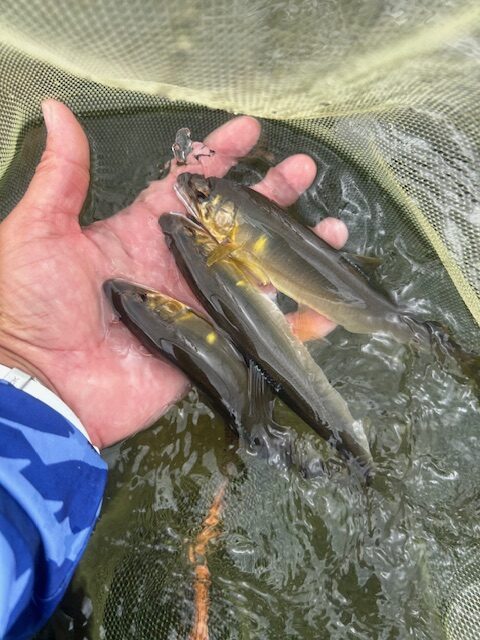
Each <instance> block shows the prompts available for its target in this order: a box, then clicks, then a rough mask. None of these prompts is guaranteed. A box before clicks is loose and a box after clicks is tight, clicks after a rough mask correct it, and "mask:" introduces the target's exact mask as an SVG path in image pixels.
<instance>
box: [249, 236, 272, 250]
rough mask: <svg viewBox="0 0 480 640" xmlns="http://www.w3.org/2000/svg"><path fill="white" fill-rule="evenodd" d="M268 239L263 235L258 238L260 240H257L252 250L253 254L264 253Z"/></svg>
mask: <svg viewBox="0 0 480 640" xmlns="http://www.w3.org/2000/svg"><path fill="white" fill-rule="evenodd" d="M267 241H268V238H267V236H265V235H262V236H260V237H259V238H258V240H255V242H254V244H253V247H252V250H253V253H262V251H263V250H264V249H265V245H266V244H267Z"/></svg>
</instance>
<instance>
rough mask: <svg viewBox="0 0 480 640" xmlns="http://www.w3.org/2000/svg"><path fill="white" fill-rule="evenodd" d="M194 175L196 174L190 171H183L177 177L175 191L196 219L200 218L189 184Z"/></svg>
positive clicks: (190, 214)
mask: <svg viewBox="0 0 480 640" xmlns="http://www.w3.org/2000/svg"><path fill="white" fill-rule="evenodd" d="M192 175H194V174H193V173H189V172H188V171H185V172H184V173H181V174H180V175H179V176H178V177H177V181H176V182H175V184H174V185H173V190H174V191H175V193H176V195H177V197H178V199H179V200H180V202H181V203H182V204H183V205H184V207H185V209H186V210H187V212H188V214H189V216H192V217H193V219H194V220H198V213H197V210H196V208H195V204H194V202H195V199H194V198H193V196H192V193H191V191H192V188H191V186H190V184H189V180H190V178H191V177H192Z"/></svg>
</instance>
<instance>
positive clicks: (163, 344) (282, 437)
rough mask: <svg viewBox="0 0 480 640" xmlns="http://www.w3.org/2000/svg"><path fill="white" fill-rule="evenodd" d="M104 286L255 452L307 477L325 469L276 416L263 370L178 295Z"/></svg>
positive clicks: (137, 329) (122, 313) (119, 283)
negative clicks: (247, 362)
mask: <svg viewBox="0 0 480 640" xmlns="http://www.w3.org/2000/svg"><path fill="white" fill-rule="evenodd" d="M103 289H104V292H105V294H106V296H107V298H108V299H109V301H110V303H111V304H112V306H113V308H114V309H115V311H116V312H117V314H118V315H119V317H120V319H121V320H122V322H123V323H124V324H125V325H126V326H127V327H128V328H129V329H130V331H131V332H132V333H133V334H134V335H135V336H136V337H137V338H138V339H139V341H140V342H141V343H142V344H143V345H144V346H145V347H146V348H147V349H148V350H149V351H150V352H151V353H153V354H154V355H157V356H161V357H164V358H167V359H168V360H169V361H171V362H173V364H175V365H176V366H178V367H179V368H180V369H182V371H183V372H184V373H185V374H186V375H187V376H188V377H189V378H190V379H191V380H192V381H193V382H194V383H195V384H196V385H197V386H198V387H199V388H200V389H201V390H202V391H203V392H204V393H206V395H207V397H208V398H209V400H210V402H211V403H212V404H213V406H214V407H215V408H216V409H217V410H219V411H220V413H222V415H223V416H224V417H225V418H226V420H227V421H228V423H229V424H230V426H231V427H232V428H233V430H234V431H235V432H236V433H237V434H238V435H239V436H240V437H242V438H243V439H244V440H246V442H247V444H248V445H249V448H250V450H251V451H252V452H253V453H255V454H257V455H259V456H260V457H263V458H266V459H268V461H269V462H272V463H274V464H276V465H277V466H278V465H279V464H280V465H281V466H283V467H293V468H297V469H298V471H299V472H300V473H301V474H302V475H303V476H305V477H313V476H315V475H319V474H321V473H322V472H323V469H322V468H321V466H320V465H319V464H318V455H317V454H316V453H315V452H307V455H304V454H303V452H301V451H299V450H297V445H296V440H297V438H298V434H296V433H295V432H294V431H293V430H292V429H288V428H286V427H282V426H280V425H277V423H276V422H275V420H274V419H273V416H272V411H273V402H274V392H273V390H272V389H271V387H270V385H269V384H268V382H267V381H266V380H265V377H264V376H263V374H262V373H261V371H260V370H258V368H257V367H256V365H254V364H253V363H249V364H248V365H247V364H246V362H245V359H244V357H243V356H242V355H241V354H240V353H239V352H238V351H237V350H236V349H235V347H234V346H233V344H232V343H231V342H230V340H229V339H228V338H227V337H226V336H225V335H224V334H223V333H222V332H221V331H218V330H217V328H216V327H214V326H213V325H212V323H211V322H209V321H208V320H207V319H206V318H204V317H203V316H201V315H199V314H197V313H196V312H195V311H193V310H192V309H191V308H190V307H188V306H187V305H185V304H183V303H182V302H179V301H178V300H175V299H174V298H171V297H169V296H166V295H164V294H162V293H160V292H158V291H154V290H152V289H148V288H145V287H142V286H140V285H137V284H134V283H132V282H128V281H126V280H120V279H114V280H107V281H106V282H105V283H104V285H103ZM309 454H310V455H309Z"/></svg>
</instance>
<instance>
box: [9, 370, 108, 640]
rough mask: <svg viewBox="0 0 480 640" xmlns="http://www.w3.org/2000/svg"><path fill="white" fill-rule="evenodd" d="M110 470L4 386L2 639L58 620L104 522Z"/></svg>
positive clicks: (73, 435)
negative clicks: (102, 510) (100, 515)
mask: <svg viewBox="0 0 480 640" xmlns="http://www.w3.org/2000/svg"><path fill="white" fill-rule="evenodd" d="M106 476H107V466H106V464H105V462H104V461H103V460H102V458H101V457H100V456H99V454H98V453H97V452H96V451H95V450H94V449H93V447H92V446H91V445H90V443H89V442H88V441H87V440H86V438H85V437H84V436H83V435H82V434H81V433H80V431H78V429H76V428H75V427H74V426H73V425H71V424H70V422H69V421H68V420H67V419H66V418H64V417H63V416H62V415H61V414H59V413H57V412H56V411H54V410H53V409H51V408H50V407H49V406H48V405H46V404H44V403H43V402H41V401H40V400H37V399H36V398H34V397H32V396H30V395H28V394H27V393H25V392H23V391H21V390H19V389H16V388H15V387H13V386H12V385H10V384H9V383H6V382H3V381H0V638H5V639H9V640H10V639H15V640H20V639H22V638H30V637H31V635H32V634H33V633H34V632H35V631H36V630H37V629H39V628H40V627H41V626H42V625H43V624H44V623H45V622H46V620H47V619H48V617H49V616H50V615H51V614H52V613H53V611H54V609H55V607H56V605H57V604H58V603H59V601H60V599H61V598H62V596H63V594H64V592H65V589H66V588H67V586H68V583H69V581H70V579H71V577H72V574H73V571H74V569H75V567H76V565H77V563H78V561H79V560H80V557H81V555H82V553H83V551H84V549H85V546H86V544H87V542H88V539H89V536H90V534H91V532H92V530H93V527H94V525H95V521H96V519H97V517H98V513H99V510H100V505H101V501H102V496H103V491H104V488H105V482H106Z"/></svg>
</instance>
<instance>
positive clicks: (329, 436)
mask: <svg viewBox="0 0 480 640" xmlns="http://www.w3.org/2000/svg"><path fill="white" fill-rule="evenodd" d="M159 224H160V226H161V228H162V231H163V233H164V235H165V238H166V242H167V246H169V248H170V250H171V251H172V252H173V254H174V257H175V260H176V263H177V266H178V267H179V269H180V271H181V273H182V274H183V276H184V277H185V279H186V280H187V283H188V284H189V285H190V287H191V289H192V291H193V292H194V293H195V294H196V295H197V296H198V298H199V299H200V301H201V302H202V303H203V305H204V306H205V308H206V309H207V311H208V313H209V314H210V316H211V317H212V318H213V320H214V321H215V323H216V324H217V325H218V326H219V327H221V328H222V329H223V330H224V331H225V332H226V333H228V335H229V336H230V337H231V338H232V340H233V342H234V343H235V345H236V347H237V348H238V349H239V350H240V351H241V352H242V353H243V354H244V356H245V357H246V358H247V359H251V360H253V361H254V362H256V363H257V365H258V366H259V367H260V368H261V370H262V371H263V372H264V373H265V374H266V375H267V376H268V377H269V379H270V380H271V381H272V383H273V384H274V385H276V389H277V392H278V394H279V395H280V397H281V398H282V400H284V402H285V403H286V404H287V405H288V406H290V408H291V409H292V410H293V411H294V412H295V413H296V414H297V415H298V416H300V417H301V418H302V419H303V420H304V421H305V422H306V424H307V425H309V426H310V427H311V428H312V429H314V430H315V431H316V433H317V434H319V435H320V436H321V437H322V438H323V439H324V440H326V441H328V442H330V443H331V444H332V445H333V446H335V447H336V448H337V449H338V450H339V451H340V452H341V453H342V454H343V456H344V457H345V458H347V459H349V460H351V459H353V460H356V461H357V462H358V463H359V465H360V466H361V467H362V468H363V469H365V470H366V472H367V473H369V474H370V475H373V464H372V463H373V460H372V454H371V451H370V447H369V443H368V439H367V437H366V434H365V432H364V430H363V428H362V426H361V424H360V423H359V422H358V421H355V420H354V419H353V417H352V415H351V413H350V410H349V408H348V406H347V403H346V402H345V400H344V399H343V398H342V396H341V395H340V394H339V393H338V391H336V389H334V387H333V386H332V385H331V384H330V382H329V381H328V379H327V377H326V376H325V374H324V373H323V371H322V369H321V368H320V367H319V365H318V364H317V363H316V362H315V361H314V360H313V358H312V357H311V355H310V353H309V352H308V349H307V348H306V347H305V345H304V344H303V343H302V342H300V340H298V339H297V338H296V337H295V336H294V335H293V333H292V331H291V329H290V325H289V324H288V322H287V320H286V319H285V316H284V315H283V313H282V312H281V311H280V310H279V309H278V307H277V306H276V305H275V303H274V302H272V301H271V300H270V299H269V298H268V297H267V296H266V295H265V294H264V293H262V292H261V291H260V290H259V289H258V287H257V286H255V284H254V283H252V282H251V281H250V280H249V277H248V274H246V273H245V272H244V271H242V269H241V268H240V267H239V266H238V264H237V263H236V261H235V260H232V259H230V258H228V257H226V258H223V259H219V260H217V261H215V262H214V263H213V264H211V265H208V258H209V256H210V254H211V252H212V251H215V249H216V246H217V243H216V241H215V240H214V239H213V238H212V237H211V236H210V235H209V234H208V233H207V232H206V231H205V230H204V229H203V228H202V227H201V226H199V225H198V224H197V223H195V222H194V221H192V220H189V219H187V218H186V217H185V216H182V215H181V214H163V215H162V216H160V218H159Z"/></svg>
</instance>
